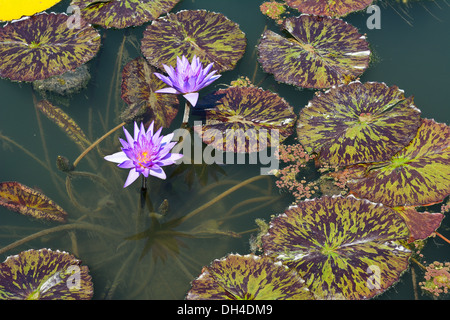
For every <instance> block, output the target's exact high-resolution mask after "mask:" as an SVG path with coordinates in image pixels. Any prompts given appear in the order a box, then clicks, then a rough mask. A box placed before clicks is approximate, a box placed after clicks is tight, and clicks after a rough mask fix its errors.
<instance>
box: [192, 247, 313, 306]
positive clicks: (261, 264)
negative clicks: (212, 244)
mask: <svg viewBox="0 0 450 320" xmlns="http://www.w3.org/2000/svg"><path fill="white" fill-rule="evenodd" d="M312 298H313V297H312V295H311V293H310V292H309V291H308V290H307V289H306V288H305V286H304V281H303V280H302V279H301V278H300V277H299V275H298V274H297V273H296V272H295V271H293V270H289V269H287V268H286V267H285V266H283V265H282V264H280V263H274V262H273V261H272V259H270V258H268V257H264V256H256V255H253V254H249V255H245V256H241V255H238V254H230V255H228V256H227V257H226V258H224V259H221V260H215V261H213V262H212V263H211V265H210V266H209V267H204V268H203V270H202V274H201V275H200V276H199V277H198V278H197V279H195V280H194V281H193V282H192V288H191V290H189V292H188V294H187V296H186V299H187V300H306V299H312Z"/></svg>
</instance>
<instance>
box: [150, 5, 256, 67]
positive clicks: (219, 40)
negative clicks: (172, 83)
mask: <svg viewBox="0 0 450 320" xmlns="http://www.w3.org/2000/svg"><path fill="white" fill-rule="evenodd" d="M246 44H247V43H246V39H245V34H244V33H243V32H242V31H241V30H240V29H239V26H238V25H237V24H236V23H235V22H233V21H231V20H229V19H228V18H227V17H225V16H224V15H223V14H221V13H214V12H209V11H205V10H183V11H180V12H178V13H176V14H168V15H167V16H166V17H164V18H160V19H158V20H155V21H153V22H152V24H151V25H149V26H148V27H147V29H146V30H145V31H144V36H143V38H142V45H141V50H142V53H143V55H144V56H145V57H146V58H147V60H148V61H149V62H150V64H151V65H153V66H155V67H157V68H159V69H162V68H163V65H164V64H165V65H168V66H169V65H170V66H173V67H175V65H176V62H177V57H180V58H181V57H182V56H185V57H186V58H187V59H188V60H189V61H191V60H192V59H193V57H194V56H197V57H199V58H200V61H201V62H202V64H203V65H208V64H210V63H211V62H214V66H213V70H217V73H221V72H223V71H226V70H231V69H233V68H234V67H235V65H236V63H237V61H238V60H239V59H241V58H242V56H243V55H244V53H245V47H246Z"/></svg>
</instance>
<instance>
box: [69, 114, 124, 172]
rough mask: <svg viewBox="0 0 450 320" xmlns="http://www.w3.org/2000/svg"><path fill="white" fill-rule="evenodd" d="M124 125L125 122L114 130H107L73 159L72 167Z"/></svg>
mask: <svg viewBox="0 0 450 320" xmlns="http://www.w3.org/2000/svg"><path fill="white" fill-rule="evenodd" d="M124 125H126V122H122V123H120V124H118V125H117V126H115V127H114V128H112V129H111V130H109V131H108V132H107V133H105V134H104V135H103V136H101V137H100V138H98V139H97V140H96V141H95V142H94V143H93V144H91V145H90V146H89V147H88V148H87V149H85V150H84V151H83V152H82V153H81V154H80V155H79V156H78V158H76V159H75V161H74V162H73V167H74V168H75V167H76V166H77V164H78V163H79V162H80V161H81V159H83V158H84V156H85V155H87V154H88V153H89V151H91V150H92V149H94V148H95V147H96V146H97V145H98V144H99V143H100V142H102V141H103V140H105V139H106V138H107V137H108V136H109V135H111V134H112V133H114V131H116V130H117V129H120V128H121V127H123V126H124Z"/></svg>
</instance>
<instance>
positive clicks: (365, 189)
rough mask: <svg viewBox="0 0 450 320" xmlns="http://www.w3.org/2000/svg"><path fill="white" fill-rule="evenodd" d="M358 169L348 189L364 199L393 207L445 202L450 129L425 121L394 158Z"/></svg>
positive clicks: (449, 169) (448, 192)
mask: <svg viewBox="0 0 450 320" xmlns="http://www.w3.org/2000/svg"><path fill="white" fill-rule="evenodd" d="M355 170H356V172H358V171H359V173H358V174H355V178H353V179H351V180H350V181H348V182H347V186H348V187H349V189H350V190H351V192H353V193H354V194H357V195H358V196H359V197H361V198H366V199H369V200H371V201H374V202H380V203H383V204H385V205H388V206H390V207H398V206H419V205H427V204H432V203H435V202H440V201H443V200H444V199H445V197H447V196H448V195H450V127H449V126H447V125H446V124H444V123H438V122H435V121H434V120H430V119H422V123H421V126H420V127H419V129H418V131H417V134H416V136H415V137H414V138H413V140H412V141H411V142H410V143H409V144H408V145H407V146H406V147H405V148H403V149H402V150H400V151H399V152H398V153H396V154H395V155H394V156H392V158H391V159H389V160H388V161H385V162H381V163H373V164H361V165H359V166H358V167H357V168H356V169H355Z"/></svg>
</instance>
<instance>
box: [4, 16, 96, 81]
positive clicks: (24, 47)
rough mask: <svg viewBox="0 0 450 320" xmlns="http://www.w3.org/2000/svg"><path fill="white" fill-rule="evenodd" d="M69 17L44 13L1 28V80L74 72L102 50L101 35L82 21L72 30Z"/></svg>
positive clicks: (42, 77)
mask: <svg viewBox="0 0 450 320" xmlns="http://www.w3.org/2000/svg"><path fill="white" fill-rule="evenodd" d="M68 18H69V17H68V16H67V15H66V14H55V13H41V14H37V15H34V16H32V17H29V18H26V19H21V20H17V21H14V22H12V23H9V24H7V25H6V26H4V27H3V28H1V29H0V61H1V64H0V77H3V78H9V79H11V80H15V81H35V80H42V79H46V78H49V77H51V76H54V75H59V74H62V73H64V72H66V71H68V70H74V69H76V68H77V67H79V66H80V65H82V64H84V63H85V62H87V61H89V60H91V59H92V58H93V57H94V56H95V55H96V54H97V52H98V50H99V49H100V34H99V33H98V32H97V31H96V30H95V29H94V28H92V27H91V25H89V24H87V23H86V22H85V21H84V20H81V19H80V23H79V28H70V27H69V24H68Z"/></svg>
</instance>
